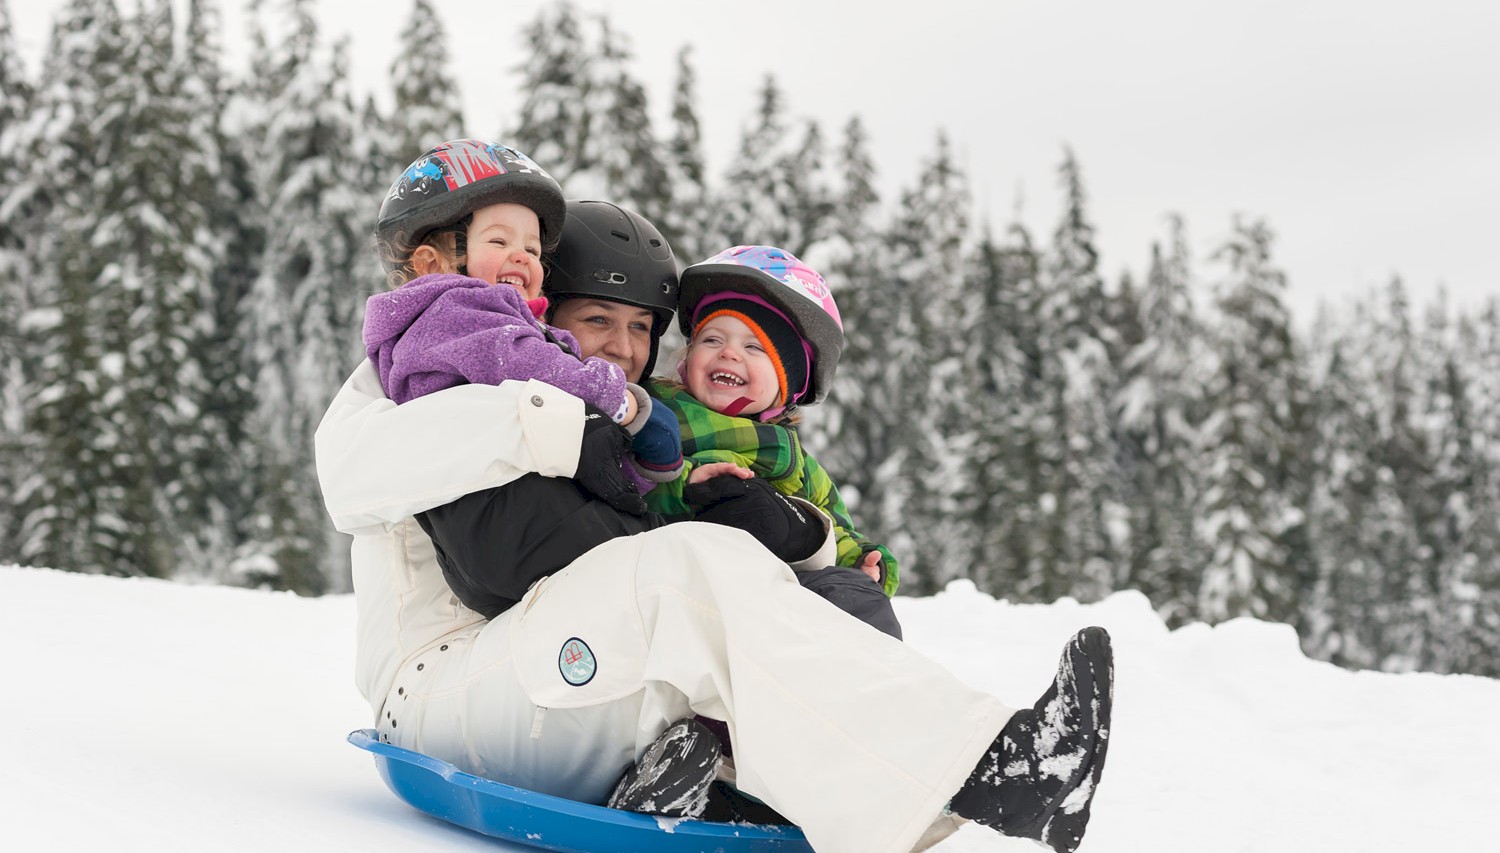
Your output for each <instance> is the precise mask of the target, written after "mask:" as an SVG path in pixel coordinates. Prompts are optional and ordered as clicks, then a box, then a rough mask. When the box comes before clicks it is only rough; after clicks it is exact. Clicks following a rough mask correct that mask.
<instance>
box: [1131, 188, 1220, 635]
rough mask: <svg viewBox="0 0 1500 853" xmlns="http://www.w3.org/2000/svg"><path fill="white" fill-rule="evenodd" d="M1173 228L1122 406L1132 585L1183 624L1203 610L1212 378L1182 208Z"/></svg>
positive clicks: (1143, 315)
mask: <svg viewBox="0 0 1500 853" xmlns="http://www.w3.org/2000/svg"><path fill="white" fill-rule="evenodd" d="M1170 227H1171V242H1170V247H1171V248H1170V250H1169V252H1168V253H1167V254H1165V255H1163V253H1162V251H1161V247H1160V246H1159V245H1158V246H1153V247H1152V256H1151V268H1150V271H1149V272H1148V273H1147V276H1146V282H1145V286H1144V287H1143V288H1142V290H1141V293H1140V299H1139V307H1138V311H1139V313H1138V315H1137V321H1136V322H1137V324H1138V325H1139V329H1140V332H1139V338H1138V340H1137V341H1136V343H1135V344H1134V345H1133V346H1131V347H1130V348H1129V349H1128V350H1127V351H1126V352H1125V355H1124V358H1123V362H1122V364H1121V371H1120V372H1121V377H1122V378H1121V387H1120V390H1119V391H1118V392H1117V393H1116V395H1115V398H1114V409H1115V411H1116V412H1117V413H1118V414H1117V420H1118V423H1119V428H1118V433H1117V438H1116V440H1117V443H1118V445H1119V459H1120V465H1121V467H1122V469H1123V471H1122V473H1121V476H1122V488H1123V489H1124V495H1125V497H1124V503H1125V505H1126V506H1128V507H1129V526H1130V547H1129V552H1128V556H1127V557H1126V565H1125V567H1124V568H1125V582H1124V584H1123V585H1124V586H1128V587H1130V588H1132V589H1137V590H1140V591H1141V592H1142V593H1144V594H1145V595H1146V596H1147V597H1148V598H1150V599H1151V601H1152V603H1153V604H1154V605H1155V606H1156V608H1157V612H1158V613H1160V614H1161V615H1162V618H1163V619H1165V620H1166V621H1167V623H1168V624H1170V625H1174V626H1175V625H1180V624H1182V623H1183V622H1185V621H1187V620H1188V619H1189V618H1191V617H1192V616H1193V614H1194V611H1195V610H1196V601H1195V599H1196V594H1197V572H1198V568H1199V567H1200V566H1202V565H1203V563H1204V562H1205V558H1206V555H1205V554H1203V553H1202V552H1201V550H1200V549H1199V548H1198V547H1197V541H1196V537H1195V536H1194V532H1193V521H1194V519H1195V518H1196V517H1197V507H1196V505H1195V499H1196V497H1197V495H1198V493H1199V490H1200V487H1199V484H1198V482H1197V479H1196V474H1197V467H1196V465H1195V460H1194V444H1195V439H1196V429H1197V425H1198V423H1199V421H1200V420H1201V418H1202V408H1203V406H1202V402H1201V400H1200V398H1199V396H1200V389H1201V388H1202V387H1203V385H1204V384H1205V381H1206V378H1207V377H1205V376H1204V375H1202V373H1201V365H1202V363H1203V358H1202V349H1203V348H1202V339H1201V332H1200V330H1199V328H1198V318H1197V316H1196V311H1195V309H1194V306H1193V298H1192V271H1191V257H1190V251H1189V248H1188V240H1187V229H1186V226H1185V224H1184V223H1183V220H1182V219H1181V217H1176V216H1173V217H1170ZM1122 343H1123V342H1122Z"/></svg>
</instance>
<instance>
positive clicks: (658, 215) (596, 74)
mask: <svg viewBox="0 0 1500 853" xmlns="http://www.w3.org/2000/svg"><path fill="white" fill-rule="evenodd" d="M597 26H598V29H599V39H598V41H599V48H598V50H597V51H596V52H595V55H594V61H593V62H592V64H591V65H590V66H589V77H588V79H587V81H586V86H585V91H586V93H587V95H586V97H587V103H586V104H585V107H584V109H585V115H586V116H587V120H588V127H589V135H588V138H587V139H586V140H585V149H584V150H585V153H584V158H583V164H586V165H583V164H580V168H579V169H578V170H576V171H573V172H571V173H570V175H569V178H568V181H569V182H568V184H567V188H568V192H569V194H570V195H572V196H573V197H577V198H603V199H608V200H611V201H615V202H617V203H619V204H622V205H624V206H626V207H628V208H631V209H633V210H635V211H636V212H638V213H640V214H641V215H642V216H645V217H646V218H647V219H648V220H651V221H652V222H655V221H656V220H660V219H664V218H665V217H666V214H667V211H668V210H669V209H670V207H671V205H672V186H671V183H670V181H669V180H668V178H669V174H668V166H667V157H666V152H665V150H664V149H663V147H662V145H661V143H659V142H658V141H657V140H656V136H655V133H654V131H653V130H652V128H651V118H650V115H649V103H648V101H647V97H646V89H645V87H644V86H643V85H641V83H640V82H639V81H638V80H636V79H635V77H634V76H632V75H631V73H630V70H629V65H630V60H631V53H630V46H629V41H628V39H627V37H626V35H625V34H624V33H622V32H620V31H618V30H615V29H613V28H612V27H611V26H610V25H609V22H608V20H607V19H604V18H600V19H598V21H597Z"/></svg>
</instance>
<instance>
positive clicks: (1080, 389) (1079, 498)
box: [1033, 150, 1123, 600]
mask: <svg viewBox="0 0 1500 853" xmlns="http://www.w3.org/2000/svg"><path fill="white" fill-rule="evenodd" d="M1058 173H1059V177H1060V179H1061V183H1062V186H1063V192H1064V206H1063V215H1062V217H1061V219H1060V221H1059V222H1058V225H1057V227H1056V229H1055V230H1054V231H1053V235H1052V248H1051V252H1050V254H1049V257H1048V260H1047V262H1046V264H1045V266H1044V271H1045V282H1046V283H1045V285H1044V291H1045V292H1046V293H1047V294H1048V296H1047V298H1046V301H1045V302H1044V303H1043V304H1042V306H1041V310H1042V313H1043V322H1044V324H1045V328H1046V332H1045V334H1044V337H1043V340H1044V342H1045V350H1044V355H1043V360H1044V371H1045V374H1046V375H1047V377H1048V380H1047V381H1048V385H1049V386H1050V389H1051V391H1052V394H1053V400H1052V413H1051V416H1050V418H1049V421H1050V422H1051V426H1052V427H1053V428H1054V429H1055V430H1056V438H1055V440H1054V441H1053V442H1051V443H1050V446H1049V447H1048V448H1047V451H1046V452H1045V453H1044V454H1043V457H1042V464H1043V465H1044V466H1046V468H1045V471H1044V474H1043V476H1044V478H1045V479H1046V481H1047V483H1048V488H1047V491H1046V493H1044V494H1043V495H1040V496H1039V498H1040V499H1041V501H1042V503H1043V508H1044V510H1045V511H1046V512H1047V518H1046V520H1045V522H1044V528H1043V529H1044V535H1045V542H1044V544H1043V546H1042V547H1041V548H1040V549H1039V551H1038V556H1039V557H1040V560H1041V562H1040V565H1038V566H1037V567H1036V568H1035V570H1034V572H1033V578H1034V580H1033V582H1034V583H1036V584H1037V585H1038V587H1037V592H1036V594H1037V595H1038V596H1040V597H1041V599H1042V600H1052V599H1054V598H1057V597H1058V596H1063V595H1071V596H1075V597H1078V598H1082V599H1085V600H1088V599H1093V598H1098V597H1100V596H1102V595H1104V594H1105V593H1107V592H1109V591H1110V590H1111V589H1112V588H1113V583H1114V581H1113V577H1114V574H1115V568H1114V563H1115V551H1116V549H1117V547H1118V544H1119V543H1117V542H1115V541H1114V536H1113V535H1112V532H1111V528H1112V520H1113V519H1114V518H1116V517H1118V516H1119V515H1121V514H1123V513H1122V511H1121V509H1120V504H1119V498H1118V496H1117V495H1116V494H1115V492H1114V487H1115V483H1116V480H1115V477H1114V472H1113V471H1112V461H1113V447H1112V442H1111V438H1110V419H1109V411H1108V406H1107V401H1108V400H1109V398H1110V393H1111V391H1112V389H1111V387H1110V385H1109V381H1110V378H1111V376H1112V361H1111V357H1110V353H1111V351H1112V349H1113V341H1112V338H1111V330H1110V328H1109V325H1108V321H1107V310H1108V306H1107V300H1106V297H1105V293H1104V283H1103V280H1102V279H1101V278H1100V276H1099V272H1098V262H1099V256H1098V251H1097V250H1096V249H1095V248H1094V230H1093V226H1092V225H1091V224H1090V223H1089V221H1088V214H1087V211H1086V210H1085V206H1086V204H1085V195H1084V190H1083V180H1082V177H1081V174H1080V171H1079V168H1078V163H1077V160H1076V159H1075V158H1074V156H1073V152H1072V151H1071V150H1065V152H1064V158H1063V163H1062V165H1061V166H1060V167H1059V170H1058Z"/></svg>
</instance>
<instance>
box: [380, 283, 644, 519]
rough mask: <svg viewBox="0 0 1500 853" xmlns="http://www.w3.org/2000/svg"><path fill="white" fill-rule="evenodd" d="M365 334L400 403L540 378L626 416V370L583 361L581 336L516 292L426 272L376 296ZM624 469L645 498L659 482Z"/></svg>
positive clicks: (390, 393)
mask: <svg viewBox="0 0 1500 853" xmlns="http://www.w3.org/2000/svg"><path fill="white" fill-rule="evenodd" d="M544 330H547V331H550V332H551V333H552V337H554V338H556V339H557V340H558V341H560V342H561V345H559V344H554V343H552V342H551V341H549V340H547V337H546V334H545V333H544ZM364 334H365V352H366V353H367V354H368V355H369V356H370V361H372V362H374V364H375V369H376V371H377V372H379V374H380V387H381V388H383V389H384V390H385V395H386V396H387V397H389V398H390V399H391V400H392V401H393V402H395V403H396V404H397V405H400V404H401V403H405V402H407V401H408V400H414V399H416V398H417V397H423V396H426V395H428V394H431V393H433V392H434V391H441V390H443V389H444V388H452V387H453V386H455V385H468V384H483V385H499V384H500V383H501V382H504V381H505V380H507V379H519V380H525V379H539V380H541V381H543V382H545V383H547V384H548V385H551V386H553V387H556V388H560V389H562V390H563V391H566V392H568V393H569V394H572V395H573V396H575V397H577V398H579V399H580V400H583V401H584V402H586V403H592V404H593V405H595V406H598V407H599V408H600V409H602V410H604V411H605V412H607V413H609V414H610V415H612V416H613V417H614V418H615V419H616V420H617V421H618V420H619V419H620V418H621V417H623V416H624V413H625V395H626V394H629V393H630V392H629V391H628V390H626V388H625V371H623V370H621V369H620V368H619V367H618V366H616V365H614V364H610V363H609V362H607V361H605V360H604V359H602V358H590V359H580V358H579V357H578V355H577V353H578V352H579V346H578V339H577V338H575V337H573V335H572V334H571V333H570V332H566V331H564V330H562V329H558V328H554V327H552V326H543V325H542V323H541V322H540V321H539V320H537V319H536V318H535V317H534V316H532V313H531V309H530V308H529V307H527V305H526V300H525V298H524V297H522V296H521V294H520V292H519V291H517V290H516V289H515V288H514V287H509V286H505V285H499V286H492V285H487V284H485V283H484V282H482V281H480V280H479V279H477V278H469V277H467V276H462V275H448V274H433V275H424V276H422V277H421V278H418V279H415V280H413V281H410V282H407V283H406V284H404V285H402V286H401V288H400V289H399V290H392V291H388V292H386V293H377V294H375V295H374V296H371V297H370V300H369V302H367V303H366V304H365V333H364ZM563 346H566V347H567V349H566V350H564V349H563V348H562V347H563ZM622 468H623V470H624V472H625V476H626V478H627V479H629V480H630V481H631V482H632V483H634V484H635V487H636V491H638V492H640V493H641V494H645V493H646V492H648V491H650V490H651V488H652V486H654V485H656V484H655V483H653V482H652V481H651V480H649V479H647V478H646V477H644V476H642V475H641V473H640V472H639V471H637V470H636V467H635V466H634V465H632V464H625V465H623V466H622Z"/></svg>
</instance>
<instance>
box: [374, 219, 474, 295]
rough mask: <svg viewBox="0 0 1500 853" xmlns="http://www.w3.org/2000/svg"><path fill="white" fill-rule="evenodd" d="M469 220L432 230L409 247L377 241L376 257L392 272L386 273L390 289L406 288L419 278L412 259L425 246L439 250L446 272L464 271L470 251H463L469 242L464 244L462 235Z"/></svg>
mask: <svg viewBox="0 0 1500 853" xmlns="http://www.w3.org/2000/svg"><path fill="white" fill-rule="evenodd" d="M467 229H468V220H467V219H465V220H464V221H463V222H459V223H457V224H455V225H452V226H449V227H446V228H437V229H434V230H432V231H428V232H427V233H426V234H424V235H423V236H422V239H421V240H418V241H417V242H416V243H414V244H412V245H409V246H408V245H405V241H400V240H395V241H393V240H388V239H384V238H381V237H376V238H375V254H376V255H378V256H379V257H380V260H381V262H382V263H383V264H384V265H385V268H386V269H387V270H388V272H387V273H386V274H385V283H386V286H387V287H389V288H390V289H391V290H396V289H397V288H399V287H401V286H402V285H404V284H406V283H407V282H410V281H411V280H412V279H414V278H418V277H419V276H418V274H417V271H416V269H415V268H414V267H413V266H412V258H413V256H415V255H416V253H417V250H418V249H420V248H422V247H423V246H431V247H432V248H433V249H434V250H436V251H437V254H438V259H439V263H440V264H441V265H442V267H443V269H444V271H446V272H457V271H458V270H461V269H463V267H464V264H465V263H466V262H467V261H468V252H466V251H464V249H463V248H460V247H461V246H462V244H463V243H465V242H467V241H460V240H459V236H460V235H463V234H465V233H466V232H467ZM465 248H466V247H465Z"/></svg>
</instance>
